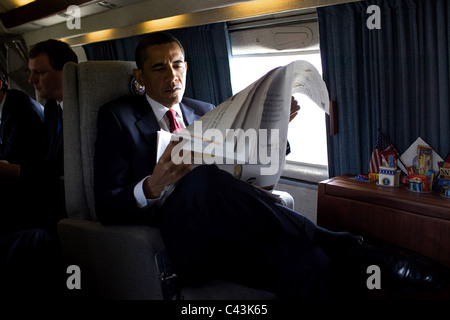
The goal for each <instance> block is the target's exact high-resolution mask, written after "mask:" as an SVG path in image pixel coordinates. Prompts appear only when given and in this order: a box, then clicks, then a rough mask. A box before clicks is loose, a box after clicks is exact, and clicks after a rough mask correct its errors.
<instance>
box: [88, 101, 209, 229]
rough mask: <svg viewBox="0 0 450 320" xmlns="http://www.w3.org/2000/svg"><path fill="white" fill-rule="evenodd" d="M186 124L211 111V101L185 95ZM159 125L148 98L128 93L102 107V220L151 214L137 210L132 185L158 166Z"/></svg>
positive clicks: (97, 175) (97, 181) (98, 182)
mask: <svg viewBox="0 0 450 320" xmlns="http://www.w3.org/2000/svg"><path fill="white" fill-rule="evenodd" d="M180 108H181V110H182V112H183V118H184V122H185V124H186V125H190V124H191V123H193V122H194V121H195V120H197V119H198V118H199V117H201V116H202V115H204V114H205V113H207V112H208V111H210V110H212V109H213V108H214V106H213V105H212V104H209V103H205V102H201V101H197V100H193V99H188V98H184V99H183V101H182V102H181V103H180ZM160 129H161V128H160V126H159V124H158V122H157V120H156V117H155V115H154V113H153V111H152V109H151V107H150V105H149V103H148V101H147V99H146V97H145V96H124V97H121V98H119V99H116V100H114V101H112V102H110V103H108V104H106V105H104V106H102V107H101V108H100V110H99V114H98V121H97V130H98V131H97V141H96V145H95V147H96V148H95V160H94V192H95V201H96V212H97V215H98V218H99V220H100V221H101V222H102V223H104V224H111V223H127V222H137V221H139V220H141V218H142V216H143V215H145V216H148V215H149V214H150V215H151V214H152V213H151V212H149V211H152V210H154V208H147V209H146V210H139V209H138V207H137V205H136V200H135V198H134V193H133V191H134V187H135V185H136V184H137V183H138V182H139V181H141V180H142V179H143V178H144V177H146V176H147V175H150V174H152V172H153V168H154V167H155V165H156V137H157V131H158V130H160ZM143 211H144V212H143Z"/></svg>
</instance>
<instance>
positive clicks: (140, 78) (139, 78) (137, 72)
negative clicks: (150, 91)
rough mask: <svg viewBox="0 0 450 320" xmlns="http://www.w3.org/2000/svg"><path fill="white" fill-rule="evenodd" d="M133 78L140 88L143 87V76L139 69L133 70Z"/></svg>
mask: <svg viewBox="0 0 450 320" xmlns="http://www.w3.org/2000/svg"><path fill="white" fill-rule="evenodd" d="M133 77H134V78H135V79H136V81H137V82H139V84H140V85H141V86H143V87H144V86H145V85H144V79H143V74H142V70H140V69H134V70H133Z"/></svg>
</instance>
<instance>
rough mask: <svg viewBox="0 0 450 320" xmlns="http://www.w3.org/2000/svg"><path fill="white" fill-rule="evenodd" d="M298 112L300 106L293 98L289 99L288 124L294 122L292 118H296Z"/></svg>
mask: <svg viewBox="0 0 450 320" xmlns="http://www.w3.org/2000/svg"><path fill="white" fill-rule="evenodd" d="M299 110H300V105H299V104H298V102H297V100H295V99H294V97H293V96H292V97H291V113H290V115H289V122H291V121H292V120H294V118H295V117H296V116H297V114H298V111H299Z"/></svg>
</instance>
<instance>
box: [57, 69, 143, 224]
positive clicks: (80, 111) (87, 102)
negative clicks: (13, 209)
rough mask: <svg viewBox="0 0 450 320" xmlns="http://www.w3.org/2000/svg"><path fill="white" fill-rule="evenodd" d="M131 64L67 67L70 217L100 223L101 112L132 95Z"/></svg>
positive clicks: (66, 158) (66, 173)
mask: <svg viewBox="0 0 450 320" xmlns="http://www.w3.org/2000/svg"><path fill="white" fill-rule="evenodd" d="M135 67H136V64H135V63H134V62H131V61H86V62H80V63H79V64H75V63H67V64H66V65H65V66H64V70H63V92H64V151H65V152H64V176H65V177H64V179H65V194H66V209H67V213H68V215H69V217H72V218H83V219H87V220H97V216H96V214H95V202H94V178H93V165H94V151H95V140H96V137H97V114H98V110H99V108H100V107H101V106H102V105H103V104H105V103H106V102H109V101H111V100H113V99H115V98H117V97H120V96H122V95H125V94H130V93H131V86H130V83H131V79H132V78H133V69H134V68H135Z"/></svg>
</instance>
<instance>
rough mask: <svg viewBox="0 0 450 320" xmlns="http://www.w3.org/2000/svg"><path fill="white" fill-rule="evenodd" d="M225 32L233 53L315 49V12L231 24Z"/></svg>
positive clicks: (317, 33)
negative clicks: (228, 34)
mask: <svg viewBox="0 0 450 320" xmlns="http://www.w3.org/2000/svg"><path fill="white" fill-rule="evenodd" d="M229 31H230V41H231V47H232V48H233V55H234V56H237V55H251V54H267V53H277V52H278V53H279V52H286V53H288V52H299V51H315V50H318V49H319V28H318V24H317V16H316V15H315V13H313V14H311V13H309V14H308V15H307V16H306V15H299V16H290V17H283V18H269V19H267V20H257V21H252V22H245V23H233V24H231V25H229Z"/></svg>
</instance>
